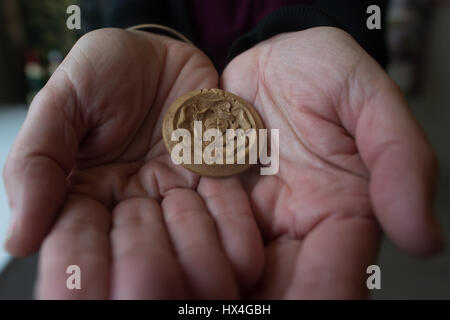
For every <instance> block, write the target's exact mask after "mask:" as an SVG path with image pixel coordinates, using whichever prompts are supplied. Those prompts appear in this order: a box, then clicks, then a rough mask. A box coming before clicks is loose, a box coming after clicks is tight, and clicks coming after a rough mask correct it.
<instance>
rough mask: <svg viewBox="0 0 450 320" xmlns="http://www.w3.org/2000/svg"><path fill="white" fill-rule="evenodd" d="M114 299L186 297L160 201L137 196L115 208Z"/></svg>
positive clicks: (113, 238) (113, 245)
mask: <svg viewBox="0 0 450 320" xmlns="http://www.w3.org/2000/svg"><path fill="white" fill-rule="evenodd" d="M111 245H112V259H113V266H112V288H111V297H112V298H113V299H182V298H185V297H186V292H185V283H184V279H183V273H182V270H181V268H180V265H179V263H178V261H177V259H176V256H175V253H174V251H173V248H172V246H171V243H170V240H169V235H168V233H167V230H166V227H165V224H164V219H163V216H162V213H161V207H160V206H159V204H158V203H157V202H156V201H154V200H151V199H146V198H135V199H130V200H127V201H124V202H122V203H120V204H119V205H118V206H117V207H116V208H115V209H114V211H113V230H112V233H111Z"/></svg>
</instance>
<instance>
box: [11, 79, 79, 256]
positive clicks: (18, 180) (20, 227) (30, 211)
mask: <svg viewBox="0 0 450 320" xmlns="http://www.w3.org/2000/svg"><path fill="white" fill-rule="evenodd" d="M61 81H64V80H63V79H61ZM60 85H61V87H63V86H64V85H63V83H61V84H60ZM74 108H75V106H74V102H73V100H72V96H71V93H70V92H67V91H66V90H63V89H61V91H58V92H56V91H53V90H50V89H49V88H47V89H44V90H42V91H41V92H40V93H39V94H38V96H37V97H36V98H35V99H34V101H33V103H32V104H31V106H30V110H29V113H28V116H27V118H26V120H25V123H24V125H23V127H22V129H21V131H20V133H19V135H18V137H17V139H16V141H15V143H14V145H13V148H12V150H11V153H10V155H9V157H8V160H7V163H6V164H5V168H4V179H5V187H6V190H7V193H8V198H9V202H10V206H11V210H12V218H11V219H12V220H11V225H10V229H9V239H8V240H7V242H6V244H5V247H6V249H7V250H8V251H10V252H11V253H12V254H13V255H16V256H24V255H28V254H31V253H33V252H34V251H36V250H37V249H38V248H39V245H40V244H41V241H42V239H43V237H44V236H45V235H46V233H47V232H48V231H49V229H50V226H51V223H52V222H53V218H54V216H55V214H56V212H57V211H58V209H59V207H60V206H61V205H62V201H63V199H64V194H65V188H66V176H67V174H68V172H69V171H70V169H71V167H72V164H73V162H74V159H75V154H76V152H77V145H78V140H77V132H76V130H75V128H74V127H73V125H72V124H71V123H70V122H69V121H68V118H67V114H66V113H65V112H70V111H69V110H72V111H73V109H74ZM63 109H64V110H63Z"/></svg>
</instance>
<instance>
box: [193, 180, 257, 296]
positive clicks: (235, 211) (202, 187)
mask: <svg viewBox="0 0 450 320" xmlns="http://www.w3.org/2000/svg"><path fill="white" fill-rule="evenodd" d="M198 192H199V194H200V195H201V196H202V198H203V199H204V201H205V204H206V206H207V208H208V210H209V212H210V213H211V216H212V217H213V219H214V221H215V223H216V226H217V230H218V233H219V237H220V240H221V243H222V245H223V247H224V250H225V253H226V254H227V257H228V259H229V261H230V263H231V265H232V267H233V270H234V272H235V275H236V277H237V279H238V282H239V283H240V284H241V287H242V289H243V291H244V292H246V291H248V290H249V289H250V288H252V287H253V286H254V285H255V283H256V281H258V280H259V277H260V276H261V272H262V269H263V265H264V252H263V242H262V238H261V235H260V233H259V230H258V226H257V224H256V222H255V219H254V217H253V214H252V211H251V208H250V204H249V201H248V197H247V194H246V193H245V191H244V189H243V188H242V185H241V184H240V182H239V179H238V178H235V177H234V178H228V179H220V180H219V179H212V178H205V177H203V178H202V179H201V180H200V184H199V186H198Z"/></svg>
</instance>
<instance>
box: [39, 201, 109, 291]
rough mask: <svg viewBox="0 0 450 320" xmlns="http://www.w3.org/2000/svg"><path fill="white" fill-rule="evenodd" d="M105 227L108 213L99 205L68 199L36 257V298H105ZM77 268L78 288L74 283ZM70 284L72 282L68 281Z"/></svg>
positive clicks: (107, 226) (106, 288)
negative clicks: (73, 267)
mask: <svg viewBox="0 0 450 320" xmlns="http://www.w3.org/2000/svg"><path fill="white" fill-rule="evenodd" d="M109 228H110V214H109V212H108V210H107V209H106V208H105V207H104V206H102V205H101V204H100V203H98V202H96V201H93V200H91V199H89V198H85V197H81V196H70V197H69V198H68V200H67V203H66V204H65V206H64V208H63V210H62V214H61V217H60V218H59V219H58V221H57V222H56V224H55V226H54V227H53V229H52V231H51V233H50V234H49V236H48V237H47V238H46V239H45V241H44V243H43V245H42V249H41V253H40V257H39V271H38V286H37V290H36V294H37V297H38V298H39V299H107V298H108V291H109V264H110V258H109V255H110V254H109ZM69 266H78V267H79V271H80V273H79V276H80V277H79V280H80V282H79V283H80V285H81V288H80V289H76V288H75V289H70V288H71V287H68V286H67V283H68V281H69V282H70V283H72V284H76V282H75V281H76V279H75V278H70V279H69V277H70V276H72V275H73V276H76V274H75V272H74V271H72V274H68V273H67V270H68V267H69ZM72 281H73V282H72Z"/></svg>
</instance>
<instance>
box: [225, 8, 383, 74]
mask: <svg viewBox="0 0 450 320" xmlns="http://www.w3.org/2000/svg"><path fill="white" fill-rule="evenodd" d="M372 4H376V5H378V6H379V7H380V9H381V13H382V24H381V30H369V29H368V28H367V25H366V21H367V18H368V17H369V14H367V13H366V11H367V8H368V7H369V6H370V5H372ZM386 9H387V1H377V0H369V1H367V0H358V1H355V0H340V1H336V0H316V1H313V4H310V5H289V6H285V7H282V8H279V9H278V10H275V11H274V12H272V13H271V14H269V15H268V16H267V17H265V18H264V19H262V20H261V21H260V22H259V23H258V25H257V26H256V27H255V28H254V29H253V30H251V31H250V32H248V33H246V34H244V35H242V36H241V37H239V38H238V39H237V40H236V41H235V42H234V43H233V45H232V46H231V48H230V50H229V53H228V59H227V60H228V61H231V59H233V58H234V57H235V56H237V55H238V54H240V53H241V52H244V51H245V50H247V49H250V48H251V47H253V46H254V45H255V44H257V43H259V42H261V41H264V40H266V39H268V38H270V37H272V36H274V35H277V34H279V33H283V32H294V31H300V30H304V29H308V28H312V27H319V26H329V27H336V28H340V29H343V30H345V31H346V32H348V33H349V34H350V35H352V36H353V37H354V38H355V40H356V41H357V42H358V43H359V44H360V45H361V46H362V47H363V48H364V49H365V50H366V51H367V52H368V53H369V54H370V55H371V56H372V57H373V58H375V60H377V61H378V62H379V63H380V64H381V65H382V66H383V67H386V65H387V62H388V57H387V49H386V43H385V33H384V30H385V17H384V16H385V12H386Z"/></svg>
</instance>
